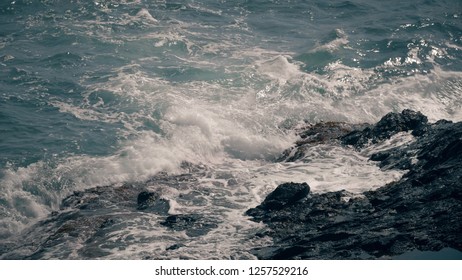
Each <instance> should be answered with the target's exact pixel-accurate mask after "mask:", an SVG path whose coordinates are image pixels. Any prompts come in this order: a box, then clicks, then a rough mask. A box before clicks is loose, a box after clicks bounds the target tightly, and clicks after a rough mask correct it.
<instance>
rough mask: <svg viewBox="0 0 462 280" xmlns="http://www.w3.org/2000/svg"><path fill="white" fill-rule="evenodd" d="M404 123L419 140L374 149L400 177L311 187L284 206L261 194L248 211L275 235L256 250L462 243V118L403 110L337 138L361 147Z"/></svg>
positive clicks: (264, 254) (333, 250)
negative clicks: (350, 187) (317, 190)
mask: <svg viewBox="0 0 462 280" xmlns="http://www.w3.org/2000/svg"><path fill="white" fill-rule="evenodd" d="M403 131H408V132H411V133H412V134H413V135H414V136H415V137H416V141H415V142H413V143H411V144H409V145H405V146H402V147H399V148H393V149H391V150H388V151H382V152H380V153H376V154H373V155H372V156H371V160H374V161H377V162H378V164H379V165H380V166H382V168H399V169H407V170H409V171H408V173H406V175H404V176H403V178H402V179H401V180H399V181H397V182H394V183H390V184H388V185H386V186H383V187H381V188H379V189H377V190H375V191H369V192H366V193H364V195H363V196H354V195H352V194H351V193H348V192H346V191H338V192H329V193H322V194H313V193H310V194H309V195H308V196H306V198H304V199H302V200H298V201H296V202H295V203H293V204H291V205H288V206H287V207H281V208H277V209H275V208H268V207H265V202H264V203H262V205H259V206H258V207H256V208H253V209H249V210H248V211H247V212H246V214H247V215H249V216H251V217H252V219H254V220H255V221H262V222H264V223H265V224H267V225H268V227H269V230H267V231H265V232H261V233H259V234H258V235H259V236H270V237H272V238H273V239H274V245H273V246H269V247H264V248H255V249H254V250H253V253H254V254H255V255H256V256H257V257H258V258H260V259H376V258H393V257H394V256H399V255H401V254H403V253H406V252H428V251H440V250H442V249H445V248H453V249H456V250H458V251H462V235H461V234H460V233H461V232H462V203H461V200H462V180H461V179H462V178H461V176H462V123H452V122H448V121H439V122H437V123H434V124H429V123H428V122H427V118H426V117H425V116H423V115H422V114H420V113H418V112H414V111H410V110H405V111H403V112H402V113H400V114H396V113H390V114H388V115H386V116H385V117H384V118H382V120H380V121H379V122H378V123H377V124H376V125H374V126H367V127H365V128H364V129H362V130H357V131H352V132H349V133H347V134H344V135H342V136H340V137H338V138H337V139H338V140H340V141H341V142H342V143H343V144H344V145H353V146H354V147H355V148H357V149H361V148H362V147H365V146H366V145H367V143H376V142H379V141H382V140H385V139H389V138H390V137H392V136H393V135H394V134H396V133H398V132H403ZM306 144H307V143H306ZM306 144H305V145H306ZM278 189H279V188H278ZM275 192H276V191H275ZM274 196H275V195H274V193H271V194H270V195H269V196H268V197H274ZM267 199H268V198H267ZM265 201H266V200H265ZM275 203H276V202H275ZM281 203H284V200H283V201H282V202H281ZM441 252H444V251H441ZM452 256H454V255H452ZM457 256H460V254H459V255H457ZM440 257H441V256H440ZM443 258H444V256H443ZM448 258H453V257H448Z"/></svg>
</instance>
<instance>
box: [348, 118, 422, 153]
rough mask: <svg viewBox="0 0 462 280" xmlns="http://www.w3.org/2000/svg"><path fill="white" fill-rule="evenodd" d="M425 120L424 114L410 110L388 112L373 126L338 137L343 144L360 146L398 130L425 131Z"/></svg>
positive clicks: (389, 135) (420, 132) (414, 132)
mask: <svg viewBox="0 0 462 280" xmlns="http://www.w3.org/2000/svg"><path fill="white" fill-rule="evenodd" d="M427 122H428V119H427V117H426V116H424V115H422V113H420V112H415V111H412V110H404V111H403V112H401V113H388V114H387V115H385V116H384V117H383V118H382V119H381V120H380V121H379V122H378V123H377V124H376V125H375V126H372V127H366V128H364V129H363V130H356V131H353V132H351V133H348V134H347V135H345V136H342V137H340V139H341V141H342V143H343V144H344V145H352V146H355V147H357V148H362V147H364V146H365V145H366V144H367V143H369V142H372V143H377V142H380V141H383V140H385V139H389V138H390V137H391V136H393V135H395V134H396V133H398V132H403V131H413V134H414V135H416V136H418V135H421V134H423V133H425V130H426V127H427Z"/></svg>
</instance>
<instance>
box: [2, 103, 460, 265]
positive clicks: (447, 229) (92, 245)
mask: <svg viewBox="0 0 462 280" xmlns="http://www.w3.org/2000/svg"><path fill="white" fill-rule="evenodd" d="M298 133H299V135H300V140H299V141H298V142H297V143H295V146H294V147H292V148H290V149H288V150H286V151H285V152H284V153H283V154H282V155H281V157H280V158H279V159H278V160H279V161H285V162H292V161H299V160H303V159H305V158H306V155H305V151H306V150H307V149H308V148H309V147H310V146H311V145H317V144H320V143H327V142H329V143H333V144H335V145H344V146H351V147H353V148H354V149H357V150H362V149H367V147H368V146H369V145H370V144H374V143H381V142H383V141H387V140H389V139H391V138H393V137H395V136H396V135H397V134H399V133H408V134H411V135H413V137H414V138H415V140H414V141H412V142H409V143H407V144H405V145H400V146H394V147H393V148H389V149H385V150H384V149H382V150H380V152H376V153H372V154H371V155H370V160H371V161H375V162H377V164H378V165H379V166H380V168H382V169H400V170H406V171H407V173H406V174H405V175H404V176H403V177H402V178H401V179H400V180H399V181H396V182H393V183H389V184H387V185H385V186H383V187H381V188H378V189H376V190H371V191H367V192H365V193H363V194H360V195H358V194H353V193H349V192H348V191H346V190H343V191H336V192H325V193H313V192H311V190H310V186H309V184H310V182H286V183H283V184H281V185H279V186H278V187H277V188H276V189H275V190H274V191H273V192H271V193H270V194H269V195H268V196H267V197H266V199H265V200H264V201H263V202H262V203H261V204H260V205H258V206H257V207H255V208H252V209H248V210H246V209H245V208H243V207H248V206H242V205H235V204H232V203H229V202H228V201H226V199H225V198H226V196H231V195H232V193H231V192H230V190H226V189H224V187H223V186H224V185H226V186H228V187H232V188H235V187H236V186H238V185H239V180H236V178H233V177H232V176H231V177H230V176H229V175H226V176H225V175H222V176H221V177H220V178H218V180H217V181H214V182H212V183H213V185H214V186H215V187H216V188H215V189H213V190H212V189H208V188H207V187H204V186H202V185H201V183H200V182H199V180H198V178H210V176H208V175H207V167H204V166H195V165H190V164H185V166H184V169H185V170H186V171H187V172H186V173H185V174H180V175H169V174H164V173H160V174H158V175H156V176H154V177H152V178H151V179H150V180H148V181H147V182H140V183H126V184H120V185H115V186H101V187H96V188H90V189H87V190H82V191H75V192H73V193H72V194H70V195H69V196H67V197H66V198H64V199H63V200H62V202H61V206H60V209H59V210H58V211H55V212H53V213H52V214H51V215H49V216H48V217H47V218H46V219H44V220H42V221H40V222H38V223H36V224H35V225H33V226H31V227H30V228H28V229H26V230H25V231H24V232H22V234H21V235H19V236H18V238H17V241H16V242H2V243H0V258H3V259H49V258H53V259H56V258H58V259H75V258H77V259H95V258H106V257H107V256H108V255H109V254H110V253H109V252H111V250H112V251H114V250H115V251H120V250H125V248H128V247H129V246H130V245H137V244H140V243H141V244H151V243H152V242H160V243H161V245H159V254H158V256H163V255H164V254H166V252H178V251H181V250H182V249H183V248H184V247H187V245H185V244H183V242H182V241H181V240H180V241H178V240H179V239H178V238H177V239H173V238H170V237H169V232H172V233H173V232H175V233H179V234H180V235H181V236H182V237H181V238H183V240H186V241H187V240H192V239H194V240H195V239H201V238H203V237H204V236H206V235H207V234H212V233H213V231H214V230H216V229H217V228H219V227H220V226H221V227H223V226H224V227H226V225H223V224H224V223H225V221H224V220H223V216H222V215H223V214H222V213H218V212H205V211H204V209H203V206H204V205H206V204H207V203H211V204H214V205H219V206H223V205H225V206H226V207H227V209H234V210H235V211H239V212H238V213H239V215H240V213H242V216H241V217H242V219H243V220H246V221H247V222H249V221H248V219H251V220H253V221H254V222H256V223H264V224H265V225H266V226H265V227H263V228H264V229H262V230H256V231H258V232H257V233H256V234H255V232H256V231H254V232H253V233H252V235H251V236H248V237H247V238H249V239H250V240H257V241H258V240H259V239H265V240H268V237H269V238H270V240H272V244H271V245H269V246H263V247H254V248H248V249H249V250H250V253H251V254H253V255H254V256H256V257H257V258H259V259H380V258H385V259H390V258H411V259H412V258H414V259H418V258H430V259H441V258H442V259H462V253H461V252H462V234H461V233H462V203H461V202H462V178H461V176H462V123H452V122H450V121H445V120H441V121H438V122H436V123H429V122H428V120H427V118H426V117H425V116H424V115H422V114H421V113H419V112H414V111H411V110H404V111H403V112H402V113H389V114H387V115H386V116H384V117H383V118H382V119H381V120H380V121H379V122H378V123H377V124H375V125H371V124H357V125H353V124H347V123H335V122H329V123H319V124H315V125H308V126H306V127H304V128H303V129H301V130H300V131H299V132H298ZM215 177H216V176H215ZM215 179H217V178H215ZM237 179H238V178H237ZM207 180H211V179H207ZM223 182H225V184H223ZM148 186H150V187H148ZM160 186H167V187H168V188H166V189H169V188H170V189H173V190H177V191H181V193H180V194H178V195H177V197H176V199H177V201H180V202H184V203H185V204H188V205H192V206H194V207H197V211H195V212H193V213H187V214H171V213H170V212H169V210H170V209H171V207H172V205H171V201H169V200H168V199H166V198H165V197H166V196H165V195H164V194H163V193H162V189H163V188H161V187H160ZM217 191H221V192H223V194H218V193H216V192H217ZM244 205H245V204H244ZM236 209H237V210H236ZM240 211H242V212H240ZM135 223H136V224H135ZM249 223H251V222H249ZM145 225H146V226H145ZM135 226H136V227H138V228H141V229H142V230H147V231H150V230H156V231H164V232H165V234H164V237H162V238H163V240H158V239H159V238H158V237H156V236H153V237H152V239H149V238H146V239H137V238H135V237H133V236H132V235H130V234H126V236H125V237H124V238H123V239H121V238H119V237H118V234H120V233H121V232H125V230H126V229H127V228H131V227H135ZM165 236H166V237H165ZM257 243H258V242H256V243H252V244H257ZM76 244H77V245H76ZM63 248H65V249H66V250H64V249H63ZM432 252H434V254H432ZM138 256H140V258H146V259H149V258H156V257H153V256H152V255H151V253H149V252H146V254H144V253H141V254H137V257H138ZM250 256H251V255H250ZM403 256H404V257H403ZM111 258H114V256H112V257H111ZM229 258H232V256H230V257H229Z"/></svg>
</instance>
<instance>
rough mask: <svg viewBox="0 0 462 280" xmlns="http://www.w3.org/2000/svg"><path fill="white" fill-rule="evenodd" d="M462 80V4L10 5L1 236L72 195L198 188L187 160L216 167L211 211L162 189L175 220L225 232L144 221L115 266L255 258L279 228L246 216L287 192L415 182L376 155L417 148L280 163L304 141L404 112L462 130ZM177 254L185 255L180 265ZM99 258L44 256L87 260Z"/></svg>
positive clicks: (211, 173) (2, 77)
mask: <svg viewBox="0 0 462 280" xmlns="http://www.w3.org/2000/svg"><path fill="white" fill-rule="evenodd" d="M461 71H462V2H461V1H459V0H440V1H432V0H416V1H395V0H390V1H378V0H368V1H365V0H352V1H324V0H323V1H321V0H306V1H302V0H285V1H284V0H258V1H257V0H255V1H251V0H247V1H243V0H240V1H226V0H221V1H212V0H198V1H193V0H189V1H176V2H172V1H148V0H133V1H130V0H123V1H115V0H114V1H113V0H101V1H85V0H71V1H69V0H66V1H64V0H9V1H2V2H1V3H0V239H1V240H3V241H6V242H16V241H14V237H15V236H17V235H18V234H20V233H21V232H23V231H24V230H27V228H29V227H30V226H31V225H33V224H34V223H36V222H37V221H40V220H42V219H45V218H46V217H47V216H48V215H50V214H51V213H52V212H53V211H57V210H59V206H60V203H61V201H62V199H63V198H65V197H66V196H67V195H69V194H71V193H72V192H74V191H79V190H85V189H89V188H92V187H96V186H107V185H117V184H123V183H127V182H143V181H145V180H147V179H149V178H151V177H152V176H154V175H156V174H158V173H159V172H168V173H169V174H183V173H185V172H188V171H187V170H186V169H185V168H184V164H183V163H184V162H189V163H192V164H196V165H201V166H204V167H205V168H206V169H207V170H208V171H207V176H205V177H197V180H198V183H197V184H195V185H191V186H190V188H191V189H194V190H195V191H196V192H197V193H199V194H202V195H203V196H204V197H203V198H204V199H203V200H202V201H203V203H201V204H194V202H193V201H187V200H185V199H179V197H180V194H182V193H187V192H188V190H187V188H186V189H184V188H179V187H176V186H164V187H163V189H162V192H163V193H164V196H165V197H166V198H167V199H169V201H170V205H171V209H170V213H172V214H175V213H177V214H178V213H192V212H199V213H218V217H217V219H219V220H220V221H221V222H220V223H219V226H218V227H217V228H216V229H214V230H212V231H211V232H209V233H208V234H207V235H205V236H200V237H190V236H186V235H185V234H184V233H182V232H171V231H169V230H168V229H165V228H163V227H161V226H160V225H159V221H160V220H161V219H162V217H159V216H156V215H155V214H152V215H141V214H139V213H136V211H134V212H133V213H132V216H130V217H131V218H130V219H132V218H133V217H135V218H133V221H134V222H133V223H131V224H127V227H125V228H120V229H118V230H117V231H114V232H112V233H111V235H110V238H109V237H108V239H107V240H106V239H104V240H105V241H106V242H110V241H111V238H112V241H113V240H118V241H117V242H119V243H121V244H123V245H124V246H123V247H124V249H123V250H122V249H120V247H121V245H120V244H119V245H120V246H119V247H117V246H114V248H109V249H108V248H106V249H105V250H106V254H105V255H104V258H141V257H144V256H146V255H149V256H151V257H154V258H229V257H233V258H252V256H251V255H250V254H249V253H248V252H247V250H248V248H249V247H251V246H254V245H255V246H256V245H261V244H264V243H265V242H270V240H258V241H255V240H253V239H252V238H250V236H253V235H254V234H255V231H256V230H259V229H261V228H263V227H264V226H263V225H261V224H256V223H253V222H251V221H249V220H248V219H247V218H245V217H244V216H243V212H244V211H245V210H246V209H248V208H250V207H254V206H256V205H258V204H259V203H260V202H261V201H262V200H263V199H264V197H265V195H266V194H268V193H269V192H270V191H271V190H273V189H274V188H275V187H276V186H277V185H278V184H280V183H283V182H287V181H298V182H307V183H308V184H309V185H310V186H311V187H312V190H313V191H315V192H324V191H332V190H339V189H346V190H348V191H350V192H352V193H357V194H360V193H361V192H362V191H364V190H369V189H371V188H375V187H379V186H382V185H384V184H385V183H387V182H391V181H394V180H397V179H399V178H400V177H401V176H402V175H403V173H402V172H398V171H393V170H380V169H379V168H378V167H377V166H376V165H375V164H374V163H373V162H369V161H368V160H367V158H368V154H370V153H371V152H373V151H374V150H377V149H384V148H386V147H390V146H396V145H405V144H406V143H409V142H410V141H412V136H410V135H408V134H401V135H398V137H395V138H394V139H391V140H390V141H388V142H387V143H381V144H380V145H378V146H373V147H369V148H368V149H366V150H365V151H363V152H357V151H355V150H353V149H348V148H342V147H339V146H335V145H330V144H322V145H317V146H314V147H312V148H311V149H310V150H309V151H308V152H307V156H306V158H305V160H302V161H300V162H295V163H281V162H275V161H274V159H275V158H277V157H278V156H279V155H280V153H281V152H282V151H283V150H284V149H287V148H289V147H291V146H292V145H293V143H294V142H295V141H296V140H297V135H296V133H295V132H294V131H295V129H294V128H297V127H299V126H302V125H304V124H306V123H317V122H321V121H342V122H350V123H362V122H375V121H377V120H379V119H380V118H381V117H382V116H383V115H384V114H386V113H388V112H391V111H393V112H399V111H401V110H403V109H413V110H418V111H421V112H422V113H423V114H425V115H427V116H428V117H429V119H430V121H436V120H438V119H442V118H444V119H448V120H452V121H461V120H462V72H461ZM182 166H183V167H182ZM192 176H196V175H194V174H192ZM230 179H233V180H230ZM230 182H232V184H231V183H230ZM152 188H154V189H156V188H158V186H152ZM204 190H207V197H206V195H205V194H204V193H205V191H204ZM189 191H190V190H189ZM211 197H214V198H213V199H212V198H211ZM138 214H139V215H138ZM137 215H138V216H137ZM137 221H138V222H137ZM128 237H131V238H128ZM31 238H33V237H31ZM104 240H103V241H104ZM143 240H148V241H149V242H146V241H143ZM79 242H80V243H79ZM172 242H173V243H175V242H176V243H182V244H185V246H184V247H182V248H180V249H178V250H169V251H165V248H166V247H168V246H170V245H171V244H172ZM85 246H86V245H85V242H84V240H83V241H82V240H80V241H72V242H67V243H66V244H63V245H62V246H61V247H59V248H58V249H56V252H53V251H52V252H50V254H49V255H47V257H49V258H58V257H65V258H87V257H86V256H85V255H82V254H81V253H79V252H82V251H81V248H82V247H85ZM99 246H100V247H104V242H102V241H101V244H99ZM118 248H119V249H118ZM79 250H80V251H79ZM63 252H64V253H63Z"/></svg>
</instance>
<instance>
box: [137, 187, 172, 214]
mask: <svg viewBox="0 0 462 280" xmlns="http://www.w3.org/2000/svg"><path fill="white" fill-rule="evenodd" d="M137 204H138V210H148V211H151V212H154V213H157V214H163V215H167V213H168V210H169V209H170V205H169V203H168V200H165V199H163V198H161V197H160V196H159V195H158V194H157V193H155V192H148V191H143V192H140V193H139V194H138V198H137Z"/></svg>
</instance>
